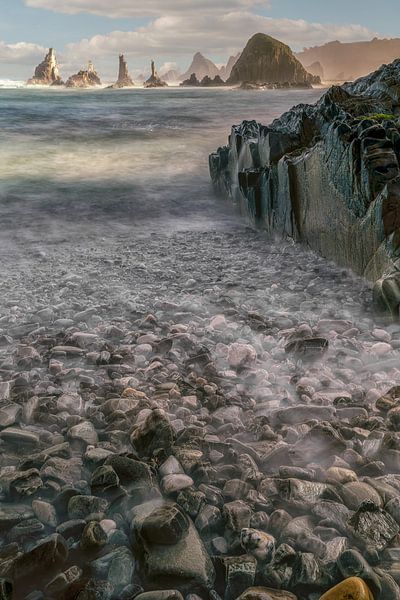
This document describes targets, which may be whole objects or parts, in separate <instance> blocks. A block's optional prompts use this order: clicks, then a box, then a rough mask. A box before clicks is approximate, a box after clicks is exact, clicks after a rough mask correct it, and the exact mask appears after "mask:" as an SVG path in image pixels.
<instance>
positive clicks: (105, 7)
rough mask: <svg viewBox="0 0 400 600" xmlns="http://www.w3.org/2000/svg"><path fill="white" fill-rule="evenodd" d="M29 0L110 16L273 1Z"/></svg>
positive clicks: (29, 0) (27, 1)
mask: <svg viewBox="0 0 400 600" xmlns="http://www.w3.org/2000/svg"><path fill="white" fill-rule="evenodd" d="M25 4H26V5H27V6H30V7H32V8H45V9H47V10H52V11H54V12H60V13H66V14H77V13H84V12H85V13H90V14H94V15H100V16H104V17H110V18H125V17H154V16H160V15H163V14H185V13H195V14H198V13H200V12H204V11H207V12H213V13H215V12H226V11H228V10H238V9H239V10H240V9H249V8H251V7H254V6H256V5H260V6H263V7H264V8H266V7H268V6H269V5H270V3H269V0H146V1H145V2H143V0H112V1H110V0H25Z"/></svg>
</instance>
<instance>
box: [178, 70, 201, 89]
mask: <svg viewBox="0 0 400 600" xmlns="http://www.w3.org/2000/svg"><path fill="white" fill-rule="evenodd" d="M199 85H200V81H199V80H198V79H197V77H196V73H192V74H191V76H190V77H189V78H188V79H185V80H184V81H182V83H181V87H199Z"/></svg>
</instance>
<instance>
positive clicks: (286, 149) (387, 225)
mask: <svg viewBox="0 0 400 600" xmlns="http://www.w3.org/2000/svg"><path fill="white" fill-rule="evenodd" d="M399 80H400V60H397V61H395V62H394V63H392V64H391V65H388V66H383V67H382V68H380V69H379V70H378V71H376V72H374V73H372V74H371V75H369V76H368V77H365V78H363V79H360V80H359V81H357V82H355V83H354V84H348V85H347V86H344V87H333V88H331V89H330V90H329V91H328V92H327V93H326V94H325V95H324V96H323V97H322V98H321V100H320V101H319V102H318V103H317V104H315V105H312V106H311V105H299V106H296V107H295V108H293V109H292V110H291V111H289V112H288V113H286V114H284V115H283V116H282V117H281V118H279V119H277V120H275V121H274V122H273V123H272V124H271V125H269V126H264V125H261V124H260V123H257V122H255V121H250V122H249V121H245V122H243V123H242V124H241V125H239V126H234V127H233V129H232V133H231V136H230V138H229V145H228V146H225V147H223V148H219V149H218V151H217V152H216V153H214V154H212V155H211V156H210V171H211V177H212V180H213V183H214V185H215V187H216V188H217V190H219V191H220V192H221V193H222V194H223V195H225V196H229V197H230V198H232V199H233V200H234V201H235V202H236V203H237V204H238V205H239V206H240V207H241V209H242V210H243V212H244V213H245V214H246V215H247V216H248V218H249V219H250V220H251V222H252V223H253V224H255V225H257V226H260V227H262V228H264V229H266V230H267V231H268V232H269V233H270V234H273V235H278V236H280V237H282V238H292V239H293V240H295V241H298V242H303V243H305V244H307V245H308V246H310V247H311V248H313V249H314V250H316V251H318V252H319V253H321V254H322V255H323V256H325V257H327V258H329V259H333V260H335V261H336V262H337V263H338V264H340V265H343V266H344V267H348V268H351V269H352V270H353V271H355V272H356V273H358V274H360V275H362V276H364V277H365V278H367V279H368V280H370V281H371V282H373V283H374V300H375V305H376V306H377V307H378V308H380V309H383V310H387V311H389V312H390V313H391V314H392V315H393V316H395V317H398V316H399V306H400V170H399V157H400V122H399V118H398V115H399V114H400V85H399V83H398V82H399Z"/></svg>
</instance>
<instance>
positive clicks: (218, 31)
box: [67, 11, 376, 60]
mask: <svg viewBox="0 0 400 600" xmlns="http://www.w3.org/2000/svg"><path fill="white" fill-rule="evenodd" d="M259 31H260V32H264V33H267V34H269V35H272V36H273V37H276V38H278V39H279V40H281V41H283V42H286V43H287V44H289V45H290V46H291V47H292V48H293V49H295V50H298V49H301V48H303V46H312V45H318V44H323V43H325V42H327V41H331V40H335V39H337V40H340V41H357V40H365V39H371V38H372V37H374V35H376V32H374V31H371V30H369V29H367V28H366V27H362V26H361V25H347V26H345V25H329V24H322V23H310V22H307V21H304V20H293V19H273V18H270V17H263V16H260V15H256V14H254V13H252V12H249V11H231V12H229V13H226V14H220V15H215V14H214V15H210V14H198V13H192V14H190V15H169V16H164V17H159V18H157V19H154V20H153V21H152V22H151V23H150V24H148V25H146V26H143V27H139V28H138V29H136V30H135V31H113V32H111V33H109V34H107V35H96V36H94V37H92V38H90V39H85V40H82V41H80V42H78V43H74V44H70V45H69V46H68V49H67V53H69V54H70V56H71V57H74V58H75V59H77V58H78V57H82V58H85V59H86V58H89V57H93V58H95V57H107V56H111V55H113V54H116V53H117V52H125V53H126V54H128V55H130V56H135V57H142V58H144V57H147V58H151V57H152V56H154V57H163V58H164V59H165V60H168V58H172V57H173V56H174V55H175V56H179V55H181V56H183V55H190V54H192V53H193V52H195V51H197V50H200V51H202V52H205V53H206V54H208V55H219V56H227V55H229V54H232V53H234V52H237V51H238V50H241V49H242V48H243V47H244V45H245V44H246V42H247V40H248V39H249V37H250V36H251V35H253V34H254V33H257V32H259Z"/></svg>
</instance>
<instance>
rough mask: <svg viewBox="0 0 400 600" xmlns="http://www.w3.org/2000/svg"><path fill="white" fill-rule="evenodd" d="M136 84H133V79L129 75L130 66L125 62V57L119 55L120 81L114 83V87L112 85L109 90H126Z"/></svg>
mask: <svg viewBox="0 0 400 600" xmlns="http://www.w3.org/2000/svg"><path fill="white" fill-rule="evenodd" d="M133 85H134V83H133V79H132V77H131V76H130V75H129V71H128V65H127V62H126V60H125V57H124V55H123V54H120V55H119V72H118V80H117V82H116V83H114V84H113V85H111V86H110V87H109V89H113V90H115V89H121V88H125V87H133Z"/></svg>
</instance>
